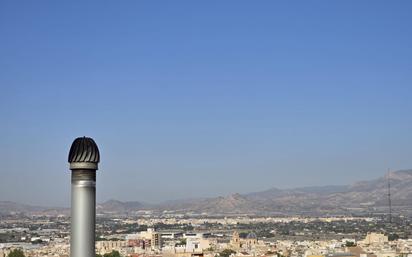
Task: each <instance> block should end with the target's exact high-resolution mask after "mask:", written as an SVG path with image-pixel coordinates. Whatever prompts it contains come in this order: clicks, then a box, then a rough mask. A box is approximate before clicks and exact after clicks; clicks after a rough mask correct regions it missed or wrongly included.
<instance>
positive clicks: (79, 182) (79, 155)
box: [68, 137, 100, 257]
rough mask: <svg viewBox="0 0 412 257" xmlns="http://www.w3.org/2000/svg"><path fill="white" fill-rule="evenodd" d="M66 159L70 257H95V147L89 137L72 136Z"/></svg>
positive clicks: (96, 152) (98, 159) (96, 154)
mask: <svg viewBox="0 0 412 257" xmlns="http://www.w3.org/2000/svg"><path fill="white" fill-rule="evenodd" d="M68 160H69V163H70V169H71V171H72V179H71V187H72V188H71V189H72V195H71V229H70V257H95V255H96V253H95V227H96V170H97V169H98V163H99V161H100V153H99V149H98V147H97V145H96V143H95V142H94V140H93V139H91V138H88V137H79V138H76V139H75V140H74V141H73V144H72V146H71V148H70V152H69V158H68Z"/></svg>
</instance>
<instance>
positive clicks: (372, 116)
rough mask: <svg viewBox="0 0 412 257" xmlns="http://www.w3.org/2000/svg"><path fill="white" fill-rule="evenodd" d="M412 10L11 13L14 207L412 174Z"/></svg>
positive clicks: (364, 4) (9, 122)
mask: <svg viewBox="0 0 412 257" xmlns="http://www.w3.org/2000/svg"><path fill="white" fill-rule="evenodd" d="M411 10H412V2H411V1H359V0H356V1H294V2H290V1H163V2H162V1H95V2H93V1H87V2H84V1H77V2H76V1H27V2H25V1H13V0H10V1H8V0H5V1H1V2H0V118H1V119H0V200H12V201H18V202H23V203H31V204H41V205H68V203H69V200H70V195H69V191H70V172H69V171H68V164H67V154H68V150H69V147H70V144H71V142H72V141H73V139H74V138H76V137H78V136H90V137H93V138H94V139H95V141H96V142H97V144H98V145H99V147H100V151H101V156H102V159H101V165H100V170H99V171H98V181H97V182H98V189H97V191H98V201H104V200H107V199H110V198H114V199H119V200H139V201H146V202H159V201H163V200H168V199H177V198H191V197H199V196H217V195H227V194H230V193H235V192H239V193H246V192H251V191H259V190H264V189H268V188H271V187H279V188H288V187H298V186H312V185H328V184H346V183H352V182H355V181H357V180H362V179H371V178H376V177H378V176H381V175H383V174H384V173H385V171H386V169H387V168H389V167H390V168H393V169H407V168H412V115H411V110H412V33H411V28H412V15H411Z"/></svg>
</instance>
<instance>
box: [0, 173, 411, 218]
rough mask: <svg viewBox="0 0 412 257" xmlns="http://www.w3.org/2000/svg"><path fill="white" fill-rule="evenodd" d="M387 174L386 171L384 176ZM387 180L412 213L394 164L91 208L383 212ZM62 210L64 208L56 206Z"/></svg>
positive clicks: (7, 207)
mask: <svg viewBox="0 0 412 257" xmlns="http://www.w3.org/2000/svg"><path fill="white" fill-rule="evenodd" d="M388 176H390V177H389V178H390V179H388ZM388 181H390V186H391V201H392V208H393V210H394V212H396V213H402V214H408V215H409V214H412V170H400V171H394V172H391V173H390V175H388V174H386V175H385V176H382V177H380V178H377V179H374V180H368V181H360V182H356V183H354V184H351V185H343V186H319V187H301V188H293V189H278V188H271V189H268V190H265V191H260V192H253V193H247V194H238V193H235V194H231V195H228V196H220V197H214V198H197V199H196V198H195V199H182V200H174V201H167V202H164V203H161V204H147V203H143V202H138V201H131V202H122V201H118V200H109V201H106V202H104V203H100V204H97V206H96V208H97V213H100V214H123V215H124V214H125V215H134V214H139V213H140V212H142V211H150V212H157V213H163V212H165V211H167V212H173V213H182V214H201V215H239V214H250V215H268V214H271V215H290V214H303V215H345V214H365V213H368V214H370V213H374V214H379V213H380V214H383V213H386V212H387V211H388V209H389V208H388ZM39 211H40V212H41V211H48V212H50V211H53V212H56V211H57V212H58V209H56V208H52V209H50V208H44V207H35V206H29V205H22V204H17V203H13V202H1V201H0V213H5V212H39ZM61 211H65V212H67V209H61Z"/></svg>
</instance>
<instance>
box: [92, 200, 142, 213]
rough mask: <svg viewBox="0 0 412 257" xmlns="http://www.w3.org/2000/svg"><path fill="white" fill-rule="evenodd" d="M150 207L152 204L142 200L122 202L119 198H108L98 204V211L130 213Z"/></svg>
mask: <svg viewBox="0 0 412 257" xmlns="http://www.w3.org/2000/svg"><path fill="white" fill-rule="evenodd" d="M147 208H150V205H148V204H143V203H141V202H137V201H132V202H121V201H118V200H108V201H106V202H104V203H100V204H97V205H96V211H97V212H98V213H129V212H134V211H138V210H143V209H147Z"/></svg>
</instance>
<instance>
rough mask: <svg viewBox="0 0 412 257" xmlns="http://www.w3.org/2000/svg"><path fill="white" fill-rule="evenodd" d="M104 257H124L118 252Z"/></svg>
mask: <svg viewBox="0 0 412 257" xmlns="http://www.w3.org/2000/svg"><path fill="white" fill-rule="evenodd" d="M103 257H122V256H121V255H120V253H119V252H118V251H114V250H113V251H112V252H111V253H106V254H105V255H103Z"/></svg>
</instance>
